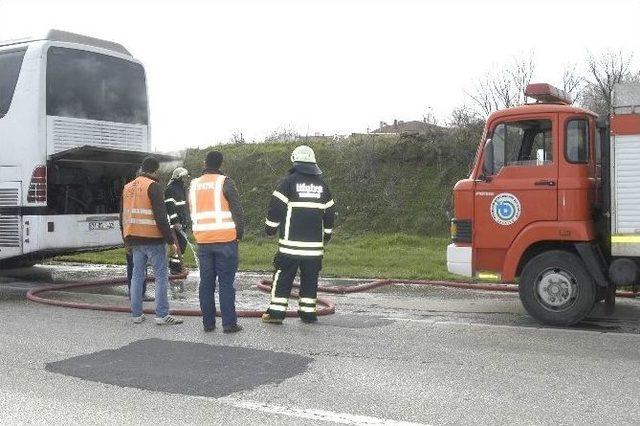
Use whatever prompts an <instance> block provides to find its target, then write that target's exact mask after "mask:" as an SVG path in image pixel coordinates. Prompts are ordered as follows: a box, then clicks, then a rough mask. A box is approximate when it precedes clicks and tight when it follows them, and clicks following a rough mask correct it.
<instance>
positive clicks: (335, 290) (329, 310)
mask: <svg viewBox="0 0 640 426" xmlns="http://www.w3.org/2000/svg"><path fill="white" fill-rule="evenodd" d="M186 277H187V273H186V272H185V273H182V274H179V275H172V276H171V277H170V279H171V280H180V279H185V278H186ZM147 281H148V282H151V281H153V278H152V277H150V278H148V279H147ZM126 283H127V279H126V278H111V279H104V280H96V281H87V282H73V283H66V284H58V285H47V286H43V287H38V288H34V289H31V290H29V291H28V292H27V299H29V300H31V301H33V302H37V303H43V304H46V305H53V306H63V307H67V308H76V309H91V310H98V311H109V312H131V310H130V308H129V307H128V306H120V305H104V304H92V303H80V302H68V301H63V300H56V299H51V298H46V297H42V295H43V294H44V293H48V292H52V291H60V290H69V289H79V288H91V287H108V286H116V285H125V284H126ZM271 285H272V283H271V281H269V280H262V281H260V282H259V283H258V284H257V285H256V287H257V288H258V289H259V290H261V291H263V292H265V293H269V292H270V291H271ZM393 285H413V286H432V287H433V286H435V287H449V288H457V289H466V290H483V291H498V292H517V291H518V286H517V285H515V284H473V283H468V282H452V281H429V280H391V279H381V280H376V281H372V282H368V283H363V284H356V285H335V286H319V287H318V291H319V292H322V293H331V294H341V295H344V294H349V293H358V292H364V291H369V290H373V289H376V288H380V287H385V286H393ZM294 288H299V286H298V285H297V284H295V285H294ZM638 295H639V293H636V292H631V291H618V292H616V296H617V297H624V298H635V297H637V296H638ZM294 297H297V295H294ZM318 305H319V306H320V307H319V308H318V311H317V313H318V315H331V314H333V313H335V304H334V303H333V302H332V301H330V300H328V299H325V298H322V297H318ZM144 312H145V313H148V314H153V313H154V312H155V311H154V309H152V308H145V309H144ZM170 312H171V314H172V315H180V316H201V315H202V313H201V312H200V309H172V310H171V311H170ZM237 313H238V316H239V317H250V318H257V317H260V316H261V315H262V313H263V311H262V310H254V309H241V310H238V311H237ZM216 314H217V315H218V316H220V312H217V313H216ZM287 316H288V317H295V316H298V313H297V311H293V310H289V311H287Z"/></svg>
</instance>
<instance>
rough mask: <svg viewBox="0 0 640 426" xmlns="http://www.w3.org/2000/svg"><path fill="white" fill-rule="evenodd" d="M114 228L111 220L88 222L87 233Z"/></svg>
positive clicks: (114, 225)
mask: <svg viewBox="0 0 640 426" xmlns="http://www.w3.org/2000/svg"><path fill="white" fill-rule="evenodd" d="M115 227H116V222H115V221H112V220H109V221H95V222H89V231H108V230H110V229H115Z"/></svg>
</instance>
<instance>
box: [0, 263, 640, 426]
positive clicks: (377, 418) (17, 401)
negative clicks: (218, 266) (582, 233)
mask: <svg viewBox="0 0 640 426" xmlns="http://www.w3.org/2000/svg"><path fill="white" fill-rule="evenodd" d="M51 271H53V276H51V274H50V272H51ZM69 271H71V272H69ZM119 271H120V270H119V269H115V268H111V269H109V268H103V269H96V270H93V269H89V270H88V269H86V268H76V269H73V268H70V267H64V268H60V267H53V268H40V269H38V270H35V271H34V270H31V271H29V272H28V273H27V274H26V275H23V276H21V277H4V278H0V309H1V310H2V327H0V342H2V343H1V346H0V377H2V379H1V380H0V423H2V424H29V423H39V424H60V423H66V424H76V423H91V424H114V423H117V424H148V423H159V424H170V423H172V424H225V425H228V424H234V425H235V424H238V425H243V424H249V423H253V424H292V425H294V424H295V425H299V424H385V423H386V424H399V423H402V422H407V423H420V424H514V423H516V424H522V423H525V424H587V423H588V424H637V423H640V372H639V371H640V301H631V300H624V301H621V303H620V304H619V306H618V311H617V312H616V314H615V315H614V316H613V317H605V316H603V315H602V314H601V313H599V312H598V311H596V312H594V313H592V315H591V317H590V318H589V319H588V321H586V322H585V323H584V324H582V325H581V326H580V327H577V328H572V329H557V328H545V327H540V326H538V325H537V324H535V323H534V322H533V321H532V320H531V319H530V318H529V317H528V316H527V315H526V314H525V313H524V311H523V309H522V308H521V307H520V304H519V302H518V298H517V295H515V294H507V293H483V292H476V291H462V290H453V289H440V288H420V289H417V288H411V287H398V288H392V289H387V290H380V291H375V292H371V293H360V294H352V295H348V296H329V297H330V298H332V299H333V300H334V301H335V302H336V305H337V314H336V315H334V316H331V317H323V318H322V319H321V321H320V323H319V324H317V325H311V326H309V325H304V324H302V323H300V322H299V321H297V320H287V321H286V322H285V324H284V325H283V326H267V325H263V324H261V323H260V322H259V321H258V320H255V319H243V320H241V324H242V325H243V326H244V327H245V330H244V331H243V332H241V333H238V334H235V335H225V334H222V333H221V332H219V331H216V332H214V333H207V334H205V333H203V332H202V329H201V323H200V320H199V318H186V319H185V324H183V325H181V326H175V327H160V326H156V325H155V324H153V322H152V321H146V322H145V323H143V324H141V325H134V324H132V323H131V322H130V320H129V317H128V316H127V315H124V314H115V313H108V312H95V311H82V310H73V309H66V308H56V307H50V306H44V305H38V304H35V303H32V302H28V301H26V300H25V299H24V292H25V289H26V288H29V287H31V286H33V285H34V284H37V283H38V282H42V281H50V280H54V281H55V280H63V279H67V278H69V277H74V278H77V277H79V276H82V277H87V276H101V275H113V274H115V273H119ZM240 281H241V286H240V287H241V291H240V292H239V295H238V304H239V306H241V307H250V306H251V307H259V308H260V307H264V305H265V304H266V296H265V295H262V294H260V293H258V292H257V291H255V290H253V289H251V288H250V284H251V283H252V282H253V281H255V277H252V276H244V277H242V279H241V280H240ZM194 285H195V280H190V281H188V282H187V283H186V284H185V291H184V292H183V293H181V292H179V291H176V292H175V293H174V300H173V303H174V305H180V304H183V305H189V304H193V303H194V300H193V293H192V291H193V288H194V287H193V286H194ZM55 296H56V297H63V298H68V299H87V298H89V299H91V300H94V301H114V300H119V301H121V302H122V303H126V299H124V296H123V292H122V291H121V290H118V289H116V290H112V291H106V292H101V294H97V295H94V294H86V293H83V294H77V293H74V294H68V293H60V294H56V295H55Z"/></svg>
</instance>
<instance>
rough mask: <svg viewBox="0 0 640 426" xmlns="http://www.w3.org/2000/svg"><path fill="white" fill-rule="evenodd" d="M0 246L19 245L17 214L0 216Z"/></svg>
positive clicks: (18, 218) (18, 220) (18, 219)
mask: <svg viewBox="0 0 640 426" xmlns="http://www.w3.org/2000/svg"><path fill="white" fill-rule="evenodd" d="M0 247H20V217H19V216H0Z"/></svg>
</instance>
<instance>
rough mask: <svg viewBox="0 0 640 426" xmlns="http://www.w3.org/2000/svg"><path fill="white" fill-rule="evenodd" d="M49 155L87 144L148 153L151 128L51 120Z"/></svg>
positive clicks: (101, 122) (97, 122) (73, 119)
mask: <svg viewBox="0 0 640 426" xmlns="http://www.w3.org/2000/svg"><path fill="white" fill-rule="evenodd" d="M47 141H48V145H49V148H50V151H49V153H50V154H55V153H58V152H61V151H66V150H67V149H71V148H77V147H80V146H84V145H90V146H97V147H101V148H113V149H122V150H128V151H148V150H149V146H148V138H147V126H144V125H136V124H124V123H110V122H106V121H95V120H83V119H76V118H66V117H52V116H48V117H47Z"/></svg>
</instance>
